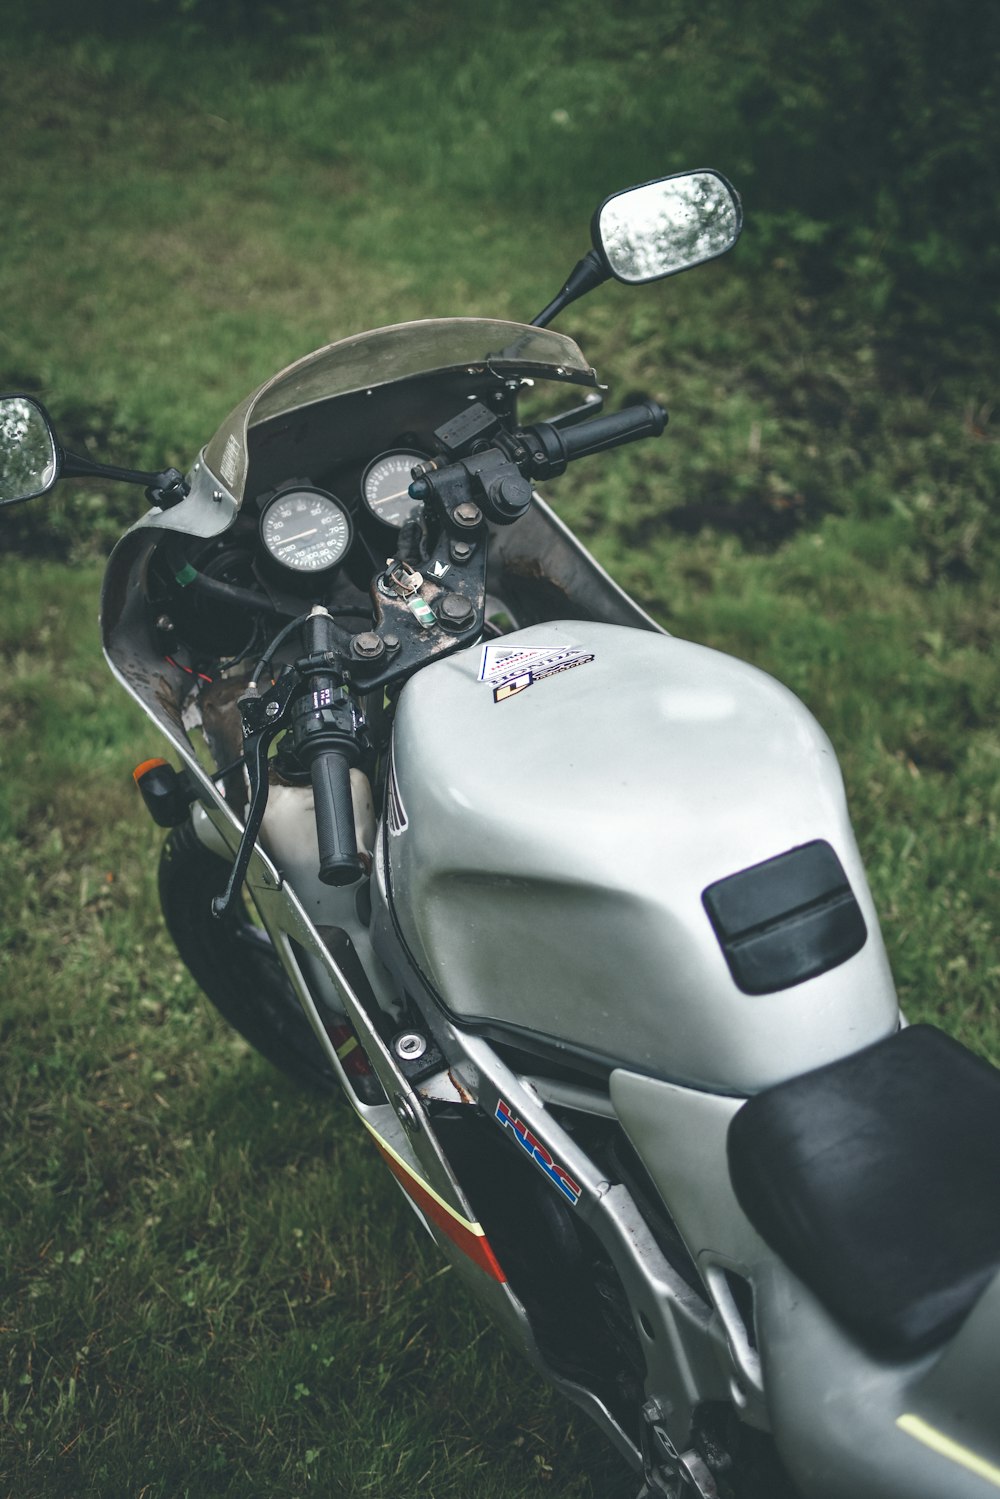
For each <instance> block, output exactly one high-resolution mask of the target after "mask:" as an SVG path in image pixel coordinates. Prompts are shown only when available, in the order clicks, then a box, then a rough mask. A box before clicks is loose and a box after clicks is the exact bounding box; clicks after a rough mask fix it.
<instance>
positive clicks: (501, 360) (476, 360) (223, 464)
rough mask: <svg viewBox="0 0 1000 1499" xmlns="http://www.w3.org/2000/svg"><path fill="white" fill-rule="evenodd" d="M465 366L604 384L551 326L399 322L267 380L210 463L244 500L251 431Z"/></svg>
mask: <svg viewBox="0 0 1000 1499" xmlns="http://www.w3.org/2000/svg"><path fill="white" fill-rule="evenodd" d="M463 369H464V370H466V371H467V372H468V374H469V376H470V377H475V378H477V379H479V380H481V379H482V377H483V376H484V375H488V374H489V373H491V372H493V373H495V374H496V375H497V377H498V378H500V379H512V378H517V377H520V378H528V379H530V378H536V379H546V380H567V381H571V382H573V383H575V384H580V385H595V384H596V383H597V379H596V376H595V374H594V371H593V370H592V369H591V368H590V366H589V365H588V364H587V362H586V360H585V359H584V357H583V355H582V353H581V352H580V350H579V348H578V347H577V345H576V344H575V343H574V342H573V340H572V339H570V338H566V337H565V336H564V335H563V334H561V333H554V332H552V330H551V329H549V328H532V327H529V326H527V325H525V324H523V323H506V322H499V321H495V320H492V319H487V318H440V319H435V320H429V321H426V322H417V323H399V324H396V325H395V326H394V327H391V328H377V329H375V330H374V332H371V333H361V334H358V335H357V336H356V337H354V338H345V339H342V340H341V341H340V342H339V343H335V344H329V345H328V346H327V347H326V348H325V349H319V350H317V351H316V353H314V354H308V355H306V357H305V358H304V359H300V360H299V361H298V362H297V363H295V364H292V365H289V366H288V368H287V369H285V370H282V371H281V373H280V374H278V375H275V376H274V377H273V378H272V379H270V380H268V381H266V382H265V383H264V384H263V385H261V386H260V387H259V388H258V389H257V390H255V391H254V392H253V393H252V394H251V395H249V396H248V397H247V399H246V400H245V401H242V402H241V403H240V405H239V406H237V407H236V409H235V410H234V411H232V412H231V413H230V414H229V416H228V417H227V418H226V420H225V421H224V422H223V424H222V426H221V427H220V428H219V430H218V431H217V432H216V434H215V436H214V437H213V438H212V440H211V442H210V443H209V444H208V447H207V448H206V450H205V462H206V465H207V466H208V468H209V469H210V470H211V472H212V473H213V474H215V475H216V476H217V477H218V478H219V479H221V481H222V483H223V484H225V486H226V488H227V489H228V491H229V493H230V494H231V495H233V497H234V498H235V499H236V500H237V501H240V500H242V498H243V490H244V486H245V484H246V477H247V465H248V455H247V434H248V432H249V431H250V429H251V428H253V427H255V426H258V425H260V424H261V423H262V422H266V421H270V420H271V419H272V418H275V417H280V416H283V415H286V414H288V413H291V412H295V411H299V410H301V409H302V408H303V407H307V406H311V405H314V404H315V403H317V402H320V401H330V400H332V399H335V398H336V397H338V396H346V395H349V394H354V393H356V392H358V391H368V390H374V389H377V388H379V387H382V386H385V385H390V384H395V383H397V382H399V381H402V380H408V379H412V378H414V377H416V376H427V375H431V374H434V373H444V372H446V371H461V370H463Z"/></svg>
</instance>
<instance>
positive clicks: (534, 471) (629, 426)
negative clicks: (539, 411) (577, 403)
mask: <svg viewBox="0 0 1000 1499" xmlns="http://www.w3.org/2000/svg"><path fill="white" fill-rule="evenodd" d="M666 425H667V413H666V412H665V411H664V409H663V407H662V406H660V405H658V404H657V402H656V401H642V402H641V403H640V404H639V405H636V406H626V407H624V408H623V410H621V411H611V412H608V414H607V415H606V416H595V417H594V418H593V419H592V420H591V421H589V422H578V423H577V424H576V425H575V426H573V427H555V426H553V424H552V423H551V422H538V423H537V424H536V425H535V426H534V427H529V428H528V431H527V434H526V435H527V437H528V438H529V441H532V442H533V445H534V446H535V447H536V449H537V451H536V452H534V453H533V455H532V458H533V462H532V465H531V477H532V478H535V479H545V478H553V477H555V476H556V475H557V474H561V473H562V472H563V471H564V470H565V468H566V465H567V463H571V462H572V461H573V459H574V458H586V457H587V456H589V454H591V453H603V452H606V451H607V449H608V448H617V447H620V446H621V445H622V444H623V443H626V442H637V441H638V440H639V439H640V438H642V437H659V435H660V433H661V432H662V431H663V429H664V427H665V426H666Z"/></svg>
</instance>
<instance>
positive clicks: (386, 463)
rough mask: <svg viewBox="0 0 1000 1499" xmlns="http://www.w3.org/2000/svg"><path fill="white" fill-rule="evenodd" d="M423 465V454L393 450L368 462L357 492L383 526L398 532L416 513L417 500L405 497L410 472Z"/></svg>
mask: <svg viewBox="0 0 1000 1499" xmlns="http://www.w3.org/2000/svg"><path fill="white" fill-rule="evenodd" d="M426 462H427V454H426V453H413V452H410V451H409V450H406V449H403V448H393V449H391V450H390V451H389V452H388V453H380V454H379V456H378V457H377V458H375V459H373V460H372V462H371V463H369V465H368V467H367V468H366V469H365V476H364V478H363V479H362V481H361V493H362V496H363V498H364V502H365V504H366V505H367V507H368V509H369V511H370V512H371V514H372V515H373V516H374V517H375V519H376V520H377V521H381V522H382V524H383V526H391V527H392V529H393V530H395V531H401V530H402V529H403V527H404V526H405V525H406V522H407V521H408V520H413V518H414V516H415V515H416V514H417V513H418V512H419V510H420V504H421V502H420V500H413V499H411V498H410V495H409V488H410V484H411V483H412V482H413V481H412V479H411V477H410V470H411V469H412V468H415V467H416V465H417V464H418V463H426Z"/></svg>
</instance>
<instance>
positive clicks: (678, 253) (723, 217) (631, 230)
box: [590, 170, 743, 285]
mask: <svg viewBox="0 0 1000 1499" xmlns="http://www.w3.org/2000/svg"><path fill="white" fill-rule="evenodd" d="M742 227H743V212H742V209H741V207H740V200H739V198H738V197H737V195H736V192H735V189H734V188H733V187H732V186H731V185H730V184H729V183H728V182H727V181H726V179H725V177H723V176H721V174H720V173H719V172H713V171H707V170H706V171H701V172H682V173H680V174H679V175H677V176H675V177H663V178H661V179H660V180H659V181H658V182H646V183H644V184H643V185H642V186H641V187H630V188H627V189H626V190H625V191H624V192H621V193H615V194H613V195H612V196H611V197H610V198H606V199H605V200H604V202H603V203H602V204H601V206H600V208H599V209H598V210H597V212H596V213H595V215H594V218H593V221H592V223H591V227H590V233H591V239H592V241H593V245H594V249H595V250H596V251H597V253H598V254H599V255H600V257H601V259H602V260H603V261H604V264H605V266H606V267H607V269H608V270H609V271H610V272H611V274H612V276H614V277H616V279H617V280H619V281H626V282H628V283H630V284H631V285H635V284H637V283H639V282H642V281H658V280H659V279H660V278H661V277H663V276H673V275H675V274H676V272H677V271H686V270H688V269H689V268H690V267H691V266H694V265H701V264H702V262H703V261H706V260H714V259H715V257H716V256H717V255H723V254H725V252H726V251H727V250H729V249H731V248H732V246H733V245H734V244H735V243H736V241H737V239H739V235H740V230H741V228H742Z"/></svg>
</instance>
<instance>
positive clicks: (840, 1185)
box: [728, 1025, 1000, 1359]
mask: <svg viewBox="0 0 1000 1499" xmlns="http://www.w3.org/2000/svg"><path fill="white" fill-rule="evenodd" d="M728 1151H729V1171H730V1176H731V1178H732V1182H733V1187H734V1189H735V1191H736V1196H737V1198H738V1200H739V1202H740V1205H741V1207H742V1208H743V1211H744V1212H745V1213H746V1215H747V1217H748V1218H749V1219H750V1221H751V1223H753V1225H754V1227H755V1228H756V1229H757V1231H758V1233H759V1234H760V1235H761V1237H762V1238H763V1239H764V1240H765V1242H766V1243H767V1244H769V1245H770V1247H771V1248H772V1249H773V1250H774V1251H775V1252H776V1253H777V1254H779V1255H780V1256H781V1258H782V1259H783V1260H784V1261H785V1263H786V1264H787V1265H788V1266H789V1267H790V1268H791V1269H792V1270H793V1271H794V1272H795V1274H796V1275H797V1276H798V1277H799V1279H800V1280H802V1281H803V1282H804V1283H805V1285H806V1286H808V1287H809V1289H810V1290H811V1291H812V1292H813V1293H814V1295H815V1296H816V1297H817V1298H818V1299H819V1301H820V1302H821V1303H822V1304H823V1305H824V1306H825V1307H826V1309H827V1310H828V1311H829V1312H830V1313H831V1315H832V1316H833V1317H834V1318H835V1319H837V1320H838V1321H839V1322H841V1323H842V1324H843V1325H844V1326H845V1327H846V1328H848V1329H849V1330H850V1331H852V1332H853V1333H854V1334H855V1335H856V1337H857V1338H858V1340H859V1341H860V1342H861V1343H862V1344H863V1345H864V1346H866V1347H867V1348H868V1349H869V1350H870V1351H871V1352H873V1353H875V1354H876V1355H878V1356H880V1357H887V1358H893V1359H904V1358H910V1357H914V1356H916V1355H918V1354H920V1353H923V1352H925V1351H926V1350H928V1349H930V1348H933V1347H935V1346H936V1345H938V1344H940V1343H941V1342H943V1341H944V1340H945V1339H946V1338H947V1337H948V1336H949V1335H950V1334H951V1333H953V1332H954V1331H955V1330H956V1329H957V1328H958V1326H959V1325H960V1324H961V1322H962V1321H963V1320H964V1318H965V1317H966V1316H967V1314H968V1312H969V1311H970V1309H971V1308H972V1306H973V1304H974V1303H975V1302H976V1301H977V1300H978V1298H979V1296H980V1295H981V1294H982V1292H983V1291H984V1290H985V1288H986V1286H987V1284H988V1283H989V1282H990V1280H991V1279H992V1278H993V1276H994V1275H995V1274H996V1272H997V1270H998V1269H1000V1071H998V1070H997V1069H996V1068H994V1067H991V1066H990V1064H989V1063H988V1062H985V1061H983V1060H982V1059H981V1058H979V1057H977V1056H974V1055H973V1054H972V1052H970V1051H967V1050H966V1049H965V1047H963V1046H961V1045H959V1043H958V1042H957V1041H954V1040H952V1039H951V1038H950V1037H949V1036H946V1035H945V1034H944V1033H943V1032H942V1031H939V1030H937V1029H935V1028H934V1027H933V1026H930V1025H915V1026H911V1027H910V1028H908V1029H906V1030H901V1031H897V1032H896V1034H895V1035H893V1036H890V1037H888V1038H887V1039H886V1040H884V1041H880V1042H878V1043H877V1044H876V1045H874V1046H870V1047H867V1048H866V1049H865V1050H864V1051H860V1052H856V1053H855V1054H854V1055H853V1056H849V1057H845V1058H843V1059H842V1060H840V1061H837V1062H833V1063H831V1064H830V1065H828V1066H825V1067H820V1068H818V1069H817V1070H816V1071H815V1072H809V1073H805V1074H803V1075H802V1076H801V1077H797V1078H793V1079H792V1080H791V1081H789V1082H784V1083H779V1084H778V1085H777V1086H776V1087H773V1088H769V1089H767V1090H766V1091H765V1092H763V1093H759V1094H757V1095H756V1096H755V1097H753V1098H751V1099H750V1100H749V1102H748V1103H746V1104H745V1105H744V1106H743V1108H742V1109H740V1111H739V1112H738V1113H737V1114H736V1115H735V1116H734V1118H733V1121H732V1124H731V1125H730V1128H729V1140H728Z"/></svg>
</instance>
